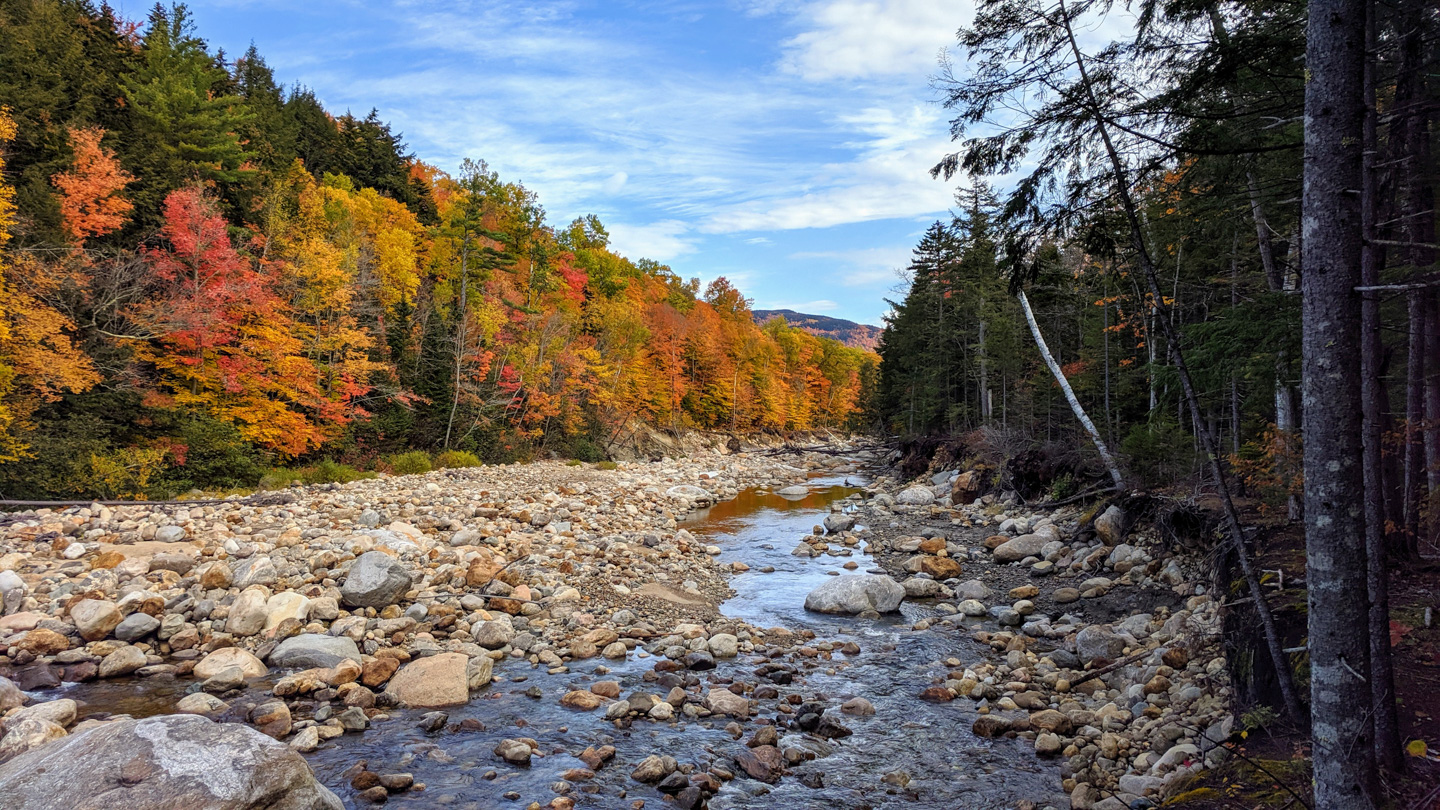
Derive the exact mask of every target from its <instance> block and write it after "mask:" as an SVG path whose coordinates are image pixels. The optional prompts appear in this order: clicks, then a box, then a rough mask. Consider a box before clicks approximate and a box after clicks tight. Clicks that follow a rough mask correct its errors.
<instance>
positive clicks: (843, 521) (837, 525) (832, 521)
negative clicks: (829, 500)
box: [823, 512, 855, 534]
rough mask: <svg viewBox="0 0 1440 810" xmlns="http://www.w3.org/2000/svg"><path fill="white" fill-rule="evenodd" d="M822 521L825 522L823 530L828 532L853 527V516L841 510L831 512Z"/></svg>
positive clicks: (846, 530) (831, 532)
mask: <svg viewBox="0 0 1440 810" xmlns="http://www.w3.org/2000/svg"><path fill="white" fill-rule="evenodd" d="M823 522H824V524H825V531H826V532H827V533H829V534H839V533H840V532H848V531H850V530H851V529H853V528H855V516H854V515H847V514H845V513H843V512H831V513H830V514H828V515H826V516H825V520H824V521H823Z"/></svg>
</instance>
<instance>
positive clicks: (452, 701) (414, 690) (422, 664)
mask: <svg viewBox="0 0 1440 810" xmlns="http://www.w3.org/2000/svg"><path fill="white" fill-rule="evenodd" d="M469 660H470V659H469V658H467V657H466V656H464V655H462V654H461V653H441V654H440V655H432V656H430V657H429V658H421V659H419V660H416V661H411V662H410V663H408V664H406V665H405V666H403V667H401V668H400V671H399V672H397V673H395V677H393V678H391V679H390V683H389V685H387V686H386V687H385V691H386V692H387V693H389V694H391V695H393V696H394V697H395V698H396V699H398V700H399V701H400V702H401V703H403V704H405V705H406V706H409V707H411V708H413V709H441V708H444V707H446V706H460V705H463V704H465V703H466V702H467V701H469V700H470V685H469V678H468V676H467V674H466V670H465V667H466V665H467V664H468V663H469Z"/></svg>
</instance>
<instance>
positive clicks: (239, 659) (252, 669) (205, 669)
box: [194, 647, 270, 681]
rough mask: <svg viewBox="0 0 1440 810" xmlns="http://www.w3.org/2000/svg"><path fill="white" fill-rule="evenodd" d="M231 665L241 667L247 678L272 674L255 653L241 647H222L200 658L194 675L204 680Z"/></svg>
mask: <svg viewBox="0 0 1440 810" xmlns="http://www.w3.org/2000/svg"><path fill="white" fill-rule="evenodd" d="M230 667H239V668H240V671H241V672H242V673H243V674H244V675H245V677H247V678H263V677H265V676H266V675H268V674H270V670H269V668H268V667H266V666H265V664H264V663H263V662H262V661H261V660H260V659H259V658H256V657H255V654H254V653H251V652H248V651H246V650H242V649H240V648H239V647H221V648H220V649H218V650H216V651H215V652H212V653H210V654H209V655H207V656H205V657H204V658H202V659H200V663H198V664H196V665H195V671H194V675H195V677H197V678H199V679H200V680H202V681H203V680H205V679H206V678H209V677H212V676H215V675H218V674H220V673H221V672H222V671H224V670H227V669H229V668H230Z"/></svg>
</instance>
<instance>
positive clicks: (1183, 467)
mask: <svg viewBox="0 0 1440 810" xmlns="http://www.w3.org/2000/svg"><path fill="white" fill-rule="evenodd" d="M1120 452H1121V454H1122V455H1124V456H1125V460H1126V466H1127V467H1128V468H1129V469H1130V471H1131V472H1132V473H1134V474H1135V475H1136V476H1138V477H1139V478H1140V480H1141V481H1143V482H1145V483H1146V484H1147V485H1150V486H1163V485H1166V484H1169V483H1170V482H1172V481H1175V480H1177V479H1180V478H1183V477H1184V476H1186V475H1188V474H1189V473H1190V472H1191V471H1192V470H1193V469H1194V468H1195V464H1196V454H1195V440H1194V438H1192V437H1191V436H1190V435H1189V434H1187V433H1185V432H1184V431H1182V430H1181V429H1180V426H1179V425H1177V424H1175V423H1174V422H1171V421H1168V420H1157V421H1156V422H1155V423H1154V424H1140V425H1135V426H1134V427H1132V428H1131V429H1130V432H1129V433H1128V434H1126V436H1125V441H1123V442H1121V443H1120Z"/></svg>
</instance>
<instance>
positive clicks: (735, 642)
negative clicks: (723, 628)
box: [709, 633, 740, 658]
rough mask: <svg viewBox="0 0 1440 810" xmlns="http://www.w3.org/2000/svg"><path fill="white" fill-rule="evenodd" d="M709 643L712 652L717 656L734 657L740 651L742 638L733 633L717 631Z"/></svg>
mask: <svg viewBox="0 0 1440 810" xmlns="http://www.w3.org/2000/svg"><path fill="white" fill-rule="evenodd" d="M709 643H710V653H711V654H712V655H714V656H715V657H716V658H734V657H735V656H736V655H737V654H738V653H739V651H740V639H738V638H736V637H735V636H734V635H733V634H731V633H716V634H715V635H713V636H711V637H710V642H709Z"/></svg>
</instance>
